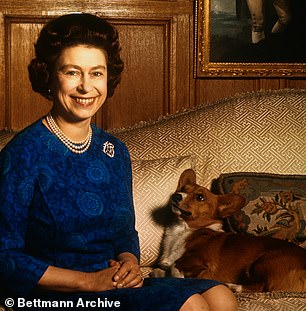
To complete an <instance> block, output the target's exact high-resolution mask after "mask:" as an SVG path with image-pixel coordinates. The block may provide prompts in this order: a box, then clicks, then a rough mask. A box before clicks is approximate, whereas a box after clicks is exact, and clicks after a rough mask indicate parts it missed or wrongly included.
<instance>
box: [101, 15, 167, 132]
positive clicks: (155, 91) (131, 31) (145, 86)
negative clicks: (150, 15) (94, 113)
mask: <svg viewBox="0 0 306 311" xmlns="http://www.w3.org/2000/svg"><path fill="white" fill-rule="evenodd" d="M169 23H170V22H169V21H168V20H165V21H159V20H157V21H154V20H152V21H148V20H146V21H145V22H144V21H143V20H139V21H137V20H134V21H132V23H131V21H125V22H122V23H120V24H117V25H116V22H114V24H115V25H116V27H117V29H118V30H119V34H120V42H121V45H122V58H123V60H124V63H125V70H124V72H123V74H122V79H121V82H120V84H119V86H118V88H117V90H116V91H115V95H114V97H113V98H111V99H110V100H109V101H108V102H107V103H106V104H105V106H104V107H103V108H102V111H101V112H100V114H101V115H102V122H103V127H105V128H113V127H123V126H129V125H131V124H133V123H135V122H139V121H141V120H143V119H146V120H148V119H150V118H152V119H155V118H158V116H159V115H160V114H161V113H162V114H163V113H167V112H168V110H169V96H168V95H167V94H169V83H170V82H169V75H170V72H169V70H170V59H169V42H168V34H169ZM141 47H147V48H146V49H144V48H141ZM139 111H142V114H141V115H140V114H138V113H139Z"/></svg>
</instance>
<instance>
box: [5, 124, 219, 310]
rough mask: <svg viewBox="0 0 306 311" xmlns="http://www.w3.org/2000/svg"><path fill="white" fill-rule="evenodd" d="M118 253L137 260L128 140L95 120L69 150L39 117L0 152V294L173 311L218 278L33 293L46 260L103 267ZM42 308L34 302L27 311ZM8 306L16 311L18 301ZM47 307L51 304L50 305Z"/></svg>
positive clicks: (91, 268) (87, 267) (75, 266)
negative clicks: (86, 142)
mask: <svg viewBox="0 0 306 311" xmlns="http://www.w3.org/2000/svg"><path fill="white" fill-rule="evenodd" d="M122 252H130V253H133V254H135V255H136V256H137V257H138V258H139V241H138V234H137V232H136V230H135V218H134V207H133V199H132V176H131V168H130V157H129V153H128V150H127V148H126V146H125V145H124V144H123V143H122V142H120V141H119V140H118V139H116V138H115V137H114V136H112V135H110V134H108V133H106V132H104V131H102V130H101V129H99V128H97V127H95V126H93V137H92V142H91V145H90V148H89V149H88V150H87V151H86V152H85V153H83V154H75V153H72V152H71V151H69V150H68V149H67V148H66V147H65V146H64V145H63V144H62V143H61V141H60V140H59V139H58V138H57V137H56V136H55V135H53V134H52V133H51V132H50V131H49V130H48V129H47V128H46V127H45V126H44V125H43V124H42V120H41V119H40V120H38V121H37V122H35V123H34V124H32V125H31V126H29V127H28V128H26V129H25V130H23V131H22V132H21V133H19V134H18V135H16V136H15V138H14V139H13V140H12V141H11V142H10V143H9V144H8V145H7V146H6V147H5V148H4V149H3V150H2V151H1V153H0V287H1V288H0V291H1V293H2V294H3V293H4V296H5V297H27V298H29V297H32V298H33V297H34V296H35V297H39V298H41V299H43V298H42V297H44V299H47V300H48V299H49V300H50V299H51V300H54V301H59V300H67V301H69V302H70V301H71V303H72V304H74V306H73V308H72V309H71V310H74V309H76V306H75V304H76V303H77V302H79V303H80V304H79V305H78V308H77V309H81V307H82V306H84V305H85V304H83V305H82V301H79V300H78V299H80V297H83V298H84V300H88V301H94V302H92V304H91V306H90V308H88V307H84V310H85V309H86V310H87V309H88V310H89V309H90V310H103V308H101V304H102V305H103V303H102V302H103V301H104V302H105V300H108V301H113V302H114V301H119V302H120V308H118V305H116V306H114V305H110V304H109V305H108V307H110V306H111V307H110V308H108V310H111V309H112V308H113V309H114V310H118V309H119V310H133V311H137V310H141V311H142V310H154V311H157V310H171V311H173V310H178V309H179V308H180V306H181V305H182V304H183V302H184V301H185V300H187V299H188V297H190V296H191V295H193V294H195V293H199V292H203V291H205V290H206V289H208V288H210V287H212V286H215V285H217V284H219V283H218V282H215V281H212V280H202V281H201V280H191V279H147V280H145V284H144V286H143V287H142V288H139V289H116V290H110V291H104V292H101V293H98V294H96V293H95V294H92V293H89V294H88V293H78V294H63V293H56V292H49V293H44V294H39V293H38V292H37V291H36V290H35V285H36V284H37V282H38V281H39V279H40V278H41V277H42V275H43V274H44V272H45V271H46V269H47V267H48V266H49V265H53V266H57V267H61V268H68V269H74V270H78V271H84V272H90V271H97V270H101V269H105V268H107V267H108V261H109V259H115V258H116V257H117V255H118V254H120V253H122ZM83 298H82V299H83ZM97 299H99V303H100V304H98V302H97V301H96V300H97ZM101 301H102V302H101ZM105 303H107V301H106V302H105ZM68 306H69V305H68ZM68 306H67V307H68ZM40 307H41V305H36V306H35V308H34V306H33V310H39V309H40ZM14 309H15V310H18V305H16V304H15V307H14ZM27 309H28V310H29V308H27ZM61 309H63V308H62V307H61V308H58V310H61ZM42 310H46V308H45V306H44V307H42ZM50 310H57V309H56V306H55V305H53V308H51V309H50Z"/></svg>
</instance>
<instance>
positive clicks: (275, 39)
mask: <svg viewBox="0 0 306 311" xmlns="http://www.w3.org/2000/svg"><path fill="white" fill-rule="evenodd" d="M195 9H196V17H195V45H196V49H195V76H196V77H199V78H201V77H206V78H207V77H231V78H233V77H241V78H245V77H266V78H268V77H271V78H276V77H284V78H290V77H292V78H295V77H299V78H301V77H306V39H305V33H306V1H305V0H294V1H290V0H273V1H264V0H196V8H195Z"/></svg>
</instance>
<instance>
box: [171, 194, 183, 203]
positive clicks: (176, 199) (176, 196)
mask: <svg viewBox="0 0 306 311" xmlns="http://www.w3.org/2000/svg"><path fill="white" fill-rule="evenodd" d="M171 199H172V201H173V202H175V203H178V202H180V201H182V199H183V196H182V195H181V194H179V193H177V192H176V193H174V194H172V196H171Z"/></svg>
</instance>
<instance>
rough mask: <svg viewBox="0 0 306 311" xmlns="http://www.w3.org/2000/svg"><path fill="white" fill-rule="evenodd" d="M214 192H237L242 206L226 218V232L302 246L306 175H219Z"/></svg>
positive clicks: (305, 222) (305, 228)
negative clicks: (242, 203) (230, 231)
mask: <svg viewBox="0 0 306 311" xmlns="http://www.w3.org/2000/svg"><path fill="white" fill-rule="evenodd" d="M212 188H213V190H214V192H219V193H223V194H224V193H238V194H241V195H242V196H244V197H245V198H246V200H247V203H246V205H245V206H244V207H243V208H242V209H241V210H240V211H239V212H237V213H235V214H234V215H233V216H231V217H229V218H228V225H229V229H231V230H232V231H234V232H242V233H249V234H253V235H269V236H272V237H275V238H279V239H285V240H289V241H293V242H296V243H299V244H302V243H303V242H304V241H305V240H306V175H277V174H263V173H261V174H260V173H229V174H221V175H220V177H219V178H218V179H216V180H215V181H214V182H213V185H212Z"/></svg>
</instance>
